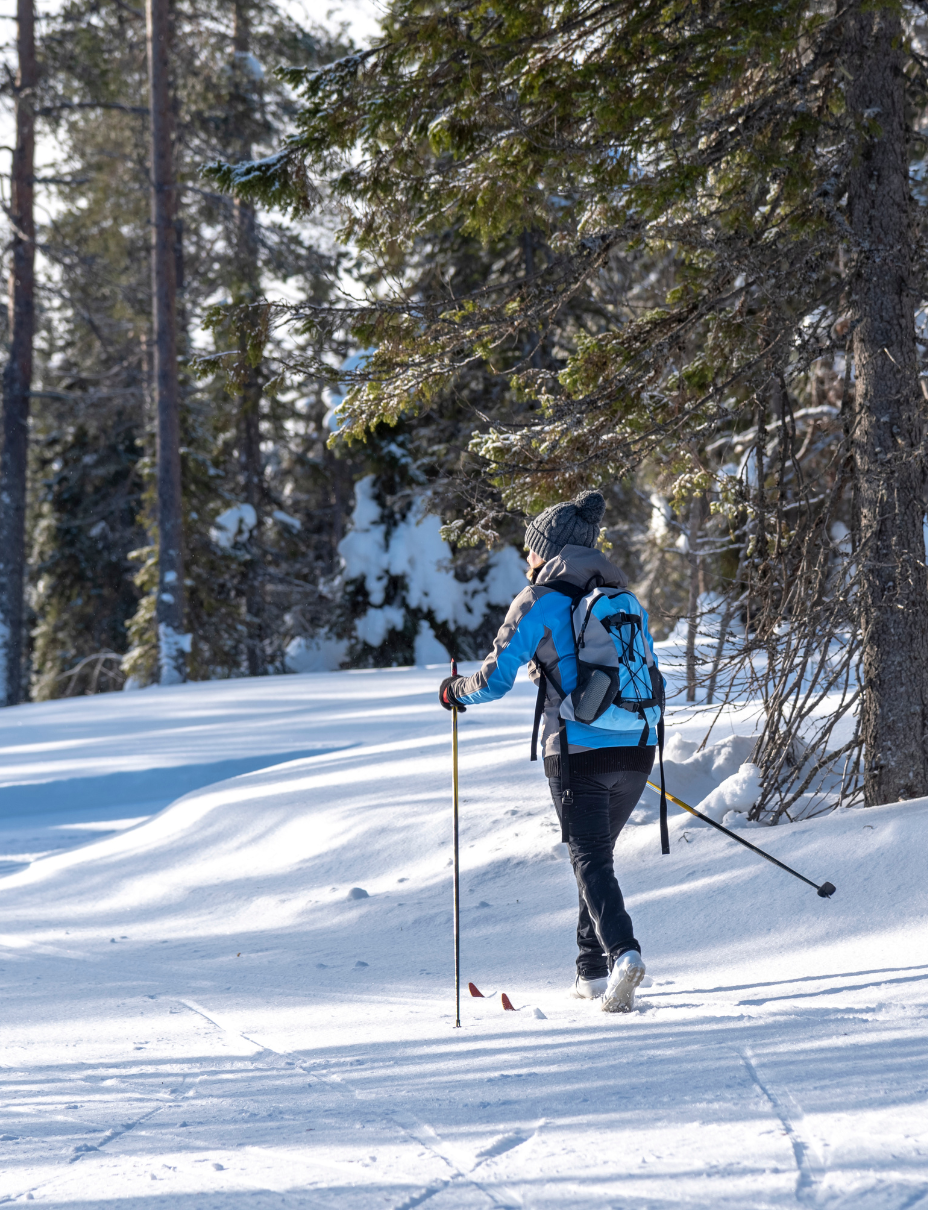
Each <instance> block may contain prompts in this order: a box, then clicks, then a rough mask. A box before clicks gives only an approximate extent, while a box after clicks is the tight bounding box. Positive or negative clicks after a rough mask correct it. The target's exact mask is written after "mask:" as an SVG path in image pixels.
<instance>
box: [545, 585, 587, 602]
mask: <svg viewBox="0 0 928 1210" xmlns="http://www.w3.org/2000/svg"><path fill="white" fill-rule="evenodd" d="M537 587H538V588H553V589H554V591H555V592H559V593H561V594H562V595H563V596H565V597H570V599H571V600H572V601H579V600H580V598H581V597H585V596H586V589H585V588H581V587H580V585H579V584H570V583H568V581H567V580H548V581H546V582H545V583H544V584H539V585H537Z"/></svg>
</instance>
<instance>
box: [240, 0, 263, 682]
mask: <svg viewBox="0 0 928 1210" xmlns="http://www.w3.org/2000/svg"><path fill="white" fill-rule="evenodd" d="M232 40H233V48H234V50H235V55H236V79H237V82H238V85H239V96H238V98H237V100H238V102H239V104H238V107H237V108H238V109H239V113H240V118H241V131H242V145H241V150H240V153H239V158H240V159H242V160H250V159H251V154H252V145H251V140H250V138H249V129H250V127H251V126H252V125H253V121H254V119H253V116H252V112H251V110H252V105H253V85H254V81H253V80H252V79H251V71H252V69H251V67H250V63H249V56H250V53H251V46H250V42H251V37H250V28H249V21H248V10H247V7H246V4H245V3H244V0H239V2H238V3H237V4H236V6H235V27H234V31H233V39H232ZM235 226H236V239H237V260H238V265H237V273H236V276H237V278H238V282H237V290H236V294H237V301H238V302H240V303H250V302H254V301H255V299H257V297H258V293H259V265H258V222H257V215H256V214H255V208H254V206H252V205H251V203H250V202H245V201H242V200H241V199H240V198H236V199H235ZM247 347H248V334H247V331H246V330H245V329H244V328H242V329H240V331H239V354H240V358H241V361H242V363H243V364H247V369H246V370H245V374H244V379H243V382H242V389H241V393H240V396H239V414H240V417H241V429H240V433H241V445H240V447H239V462H240V466H241V474H242V484H243V487H244V494H245V500H246V502H247V503H248V504H250V505H251V507H252V508H253V509H254V510H255V516H256V518H257V523H256V525H255V527H254V529H253V530H252V534H251V539H250V544H251V547H252V551H251V558H250V559H249V561H248V564H247V568H246V581H245V613H246V626H247V634H246V639H245V659H246V663H247V666H248V675H249V676H263V675H264V674H265V673H266V672H267V662H266V660H265V657H264V582H263V579H264V578H263V575H262V571H263V568H262V566H261V560H260V558H259V553H258V552H259V547H260V540H261V538H260V535H261V519H262V518H261V513H262V505H263V503H264V493H263V490H262V488H263V466H262V462H261V382H260V379H259V377H258V372H257V370H256V369H255V367H254V366H252V365H251V364H250V363H248V361H247Z"/></svg>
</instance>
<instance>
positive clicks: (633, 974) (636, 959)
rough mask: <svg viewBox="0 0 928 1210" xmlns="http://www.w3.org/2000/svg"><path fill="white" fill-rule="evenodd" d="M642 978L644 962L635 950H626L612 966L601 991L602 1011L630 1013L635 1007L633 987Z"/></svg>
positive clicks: (634, 987)
mask: <svg viewBox="0 0 928 1210" xmlns="http://www.w3.org/2000/svg"><path fill="white" fill-rule="evenodd" d="M643 978H644V963H643V962H642V960H641V955H640V954H639V953H638V951H637V950H626V952H625V953H624V954H623V955H622V957H621V958H619V959H618V961H617V962H616V964H615V966H614V967H613V968H612V974H611V975H610V976H609V982H608V983H607V985H606V990H605V991H604V992H603V1012H604V1013H630V1012H631V1011H632V1009H633V1008H634V1007H635V989H636V988H637V986H638V984H639V983H640V982H641V980H642V979H643Z"/></svg>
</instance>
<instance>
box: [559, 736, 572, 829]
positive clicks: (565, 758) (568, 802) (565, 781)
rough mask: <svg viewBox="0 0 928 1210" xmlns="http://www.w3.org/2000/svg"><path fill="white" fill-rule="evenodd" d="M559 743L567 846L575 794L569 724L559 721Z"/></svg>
mask: <svg viewBox="0 0 928 1210" xmlns="http://www.w3.org/2000/svg"><path fill="white" fill-rule="evenodd" d="M558 721H559V724H560V726H559V727H558V742H559V745H560V749H561V751H560V760H559V762H558V763H559V764H560V767H561V840H562V841H563V842H564V844H567V843H568V841H569V840H570V826H569V819H568V816H569V813H570V808H571V807H572V806H573V805H574V792H573V790H571V788H570V748H569V747H568V744H567V723H566V722H565V721H564V719H559V720H558Z"/></svg>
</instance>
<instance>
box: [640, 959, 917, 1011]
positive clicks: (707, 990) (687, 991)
mask: <svg viewBox="0 0 928 1210" xmlns="http://www.w3.org/2000/svg"><path fill="white" fill-rule="evenodd" d="M897 971H928V964H923V963H918V964H916V965H915V966H882V967H878V968H877V969H876V970H872V971H838V972H837V973H835V974H831V975H797V976H796V977H795V978H793V979H771V980H767V981H765V982H763V983H732V984H728V985H727V986H725V987H688V988H677V989H675V990H674V991H672V992H655V991H650V990H649V991H648V999H649V1000H654V999H657V997H658V996H682V995H687V996H709V995H713V994H715V993H717V992H747V991H750V990H751V988H754V987H788V986H789V985H790V984H792V983H819V982H821V983H824V982H826V981H827V980H829V979H862V978H863V977H864V976H865V975H892V974H895V973H896V972H897ZM918 977H920V978H928V976H918ZM887 982H888V980H887ZM867 986H868V987H870V986H872V984H867ZM842 990H843V989H842ZM851 990H853V989H851ZM741 1003H743V1004H755V1003H756V1004H761V1003H764V1001H761V1000H756V1001H755V1000H743V1001H741Z"/></svg>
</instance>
